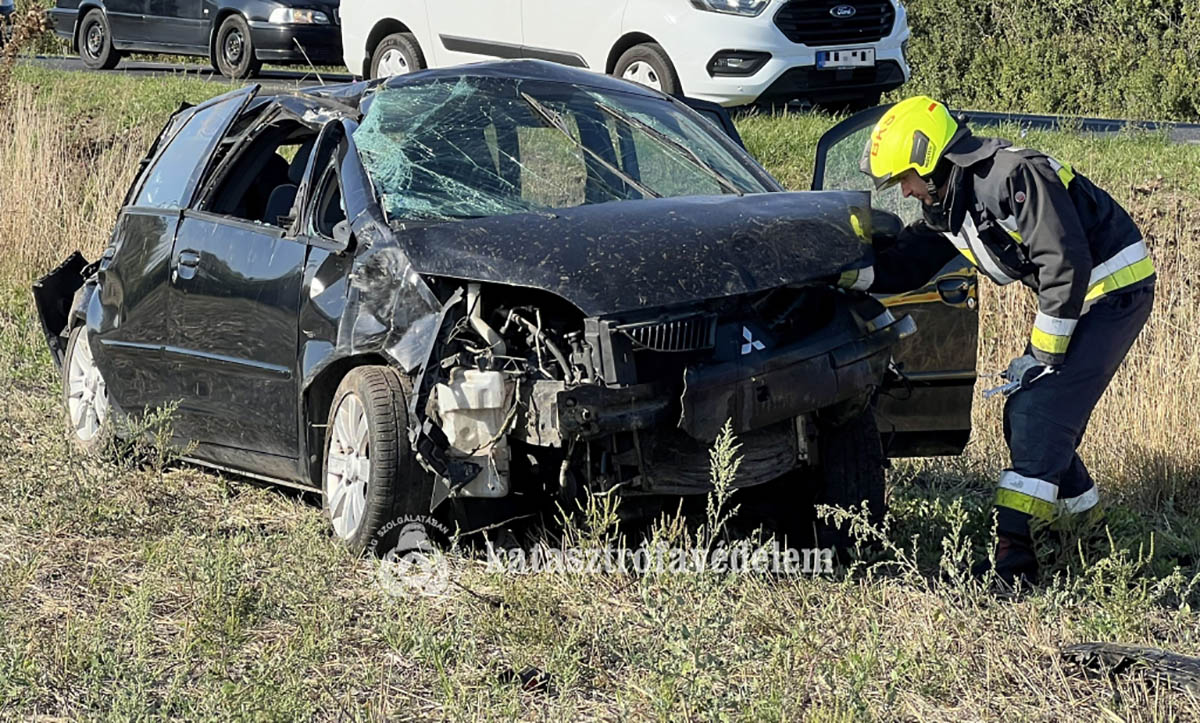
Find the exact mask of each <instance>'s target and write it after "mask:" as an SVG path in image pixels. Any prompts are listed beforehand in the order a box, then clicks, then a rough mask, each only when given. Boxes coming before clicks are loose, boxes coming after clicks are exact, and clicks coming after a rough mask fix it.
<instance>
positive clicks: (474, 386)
mask: <svg viewBox="0 0 1200 723" xmlns="http://www.w3.org/2000/svg"><path fill="white" fill-rule="evenodd" d="M511 387H512V382H510V381H508V379H507V378H506V377H505V375H504V374H503V373H501V372H482V371H479V370H477V369H465V368H462V367H458V368H456V369H452V370H451V371H450V379H449V380H448V381H447V383H445V384H439V385H437V407H438V414H439V416H441V418H442V431H444V432H445V433H446V438H447V439H448V440H449V441H450V446H451V447H453V448H454V449H455V450H457V451H458V452H460V453H461V455H462V456H464V457H466V456H470V459H471V461H472V462H475V463H476V464H478V465H480V466H481V467H482V468H483V471H481V472H480V473H479V475H478V476H477V477H476V478H475V479H473V480H471V481H470V482H468V483H467V484H466V485H465V486H464V487H463V488H462V489H461V490H459V492H458V494H459V495H462V496H464V497H503V496H504V495H507V494H508V460H509V450H508V440H507V439H506V437H505V436H503V435H500V434H499V432H500V430H501V428H502V427H503V426H504V418H505V417H506V416H507V415H508V408H509V406H510V405H511V404H512V402H513V400H512V395H511ZM497 436H499V439H497V440H496V441H494V442H493V441H492V439H493V438H494V437H497Z"/></svg>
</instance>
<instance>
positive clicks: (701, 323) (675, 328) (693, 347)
mask: <svg viewBox="0 0 1200 723" xmlns="http://www.w3.org/2000/svg"><path fill="white" fill-rule="evenodd" d="M617 331H620V332H621V333H622V334H625V335H626V336H628V337H629V338H630V339H632V340H633V342H634V344H637V346H639V347H640V348H642V349H649V350H651V351H697V350H699V349H711V348H712V347H713V345H714V344H715V343H716V331H717V317H716V316H715V315H712V314H702V315H696V316H688V317H684V318H682V319H672V320H669V321H655V322H643V323H639V324H626V325H625V326H619V327H617Z"/></svg>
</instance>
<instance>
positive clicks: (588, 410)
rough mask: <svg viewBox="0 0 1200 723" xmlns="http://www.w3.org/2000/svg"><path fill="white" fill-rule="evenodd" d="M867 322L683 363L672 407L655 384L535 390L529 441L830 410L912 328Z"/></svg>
mask: <svg viewBox="0 0 1200 723" xmlns="http://www.w3.org/2000/svg"><path fill="white" fill-rule="evenodd" d="M870 323H872V324H873V326H872V327H871V328H870V330H869V331H867V332H866V333H865V334H861V335H858V336H856V337H855V338H853V339H851V340H849V341H847V340H846V338H845V336H844V335H819V338H817V339H815V340H807V341H802V342H799V343H796V344H793V345H790V346H786V347H782V348H780V349H777V350H774V351H773V352H772V353H760V354H754V355H748V356H745V357H743V358H742V359H739V360H738V361H733V362H725V363H720V364H709V365H696V366H689V367H687V368H686V369H685V371H684V374H683V392H682V395H680V396H678V403H676V399H675V398H674V397H673V395H672V394H671V393H670V392H669V391H668V390H667V389H665V388H664V385H663V384H662V383H657V382H656V383H649V384H638V385H632V386H626V387H617V388H612V387H600V386H596V385H583V386H579V387H576V388H573V389H565V388H562V385H561V384H560V385H554V386H557V389H555V388H554V387H552V386H550V385H547V386H546V387H543V388H541V389H540V390H538V391H537V392H536V393H535V400H534V402H535V404H534V409H535V410H536V416H537V419H535V420H531V421H530V432H531V438H532V439H534V440H535V441H540V442H542V443H547V442H548V443H555V442H556V441H558V440H561V439H579V440H589V439H597V438H600V437H603V436H605V435H608V434H613V433H616V432H627V431H637V430H649V429H654V428H658V427H661V426H663V425H666V426H668V427H677V428H678V429H680V430H682V431H683V432H685V433H686V434H687V435H688V436H690V437H692V438H693V439H695V440H698V441H701V442H711V441H712V440H714V439H715V438H716V436H717V434H718V433H719V432H720V430H721V427H722V426H723V425H724V424H725V422H726V420H728V421H729V423H730V425H731V428H732V430H733V432H734V433H735V434H742V433H745V432H750V431H753V430H756V429H761V428H764V427H767V426H770V425H772V424H775V423H777V422H781V421H783V420H786V419H791V418H795V417H798V416H801V415H803V414H807V413H810V412H815V411H818V410H820V409H824V408H827V407H831V406H834V405H837V404H839V403H841V402H844V401H847V400H850V399H853V398H855V397H858V396H861V395H862V394H863V393H864V391H866V390H869V389H871V388H873V387H876V386H878V385H879V384H880V383H881V382H882V380H883V377H884V374H885V372H886V370H887V367H888V362H889V361H890V359H891V349H892V347H893V346H894V345H895V344H896V343H897V342H899V341H900V340H901V339H903V338H905V337H907V336H909V335H911V334H913V333H914V332H915V331H916V323H915V322H914V321H913V320H912V318H911V317H908V316H904V317H902V318H900V319H898V320H897V319H895V318H894V317H892V316H891V314H890V313H889V312H884V314H882V315H880V317H876V319H874V320H872V322H870ZM537 397H540V398H541V399H540V401H541V404H540V405H539V404H537V402H538V401H539V400H538V399H537Z"/></svg>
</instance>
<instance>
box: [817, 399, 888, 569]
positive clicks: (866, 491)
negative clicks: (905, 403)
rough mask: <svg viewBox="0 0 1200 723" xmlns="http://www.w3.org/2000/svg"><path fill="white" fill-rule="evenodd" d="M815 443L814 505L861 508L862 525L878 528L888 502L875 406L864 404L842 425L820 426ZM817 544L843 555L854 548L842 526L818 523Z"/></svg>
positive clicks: (851, 537)
mask: <svg viewBox="0 0 1200 723" xmlns="http://www.w3.org/2000/svg"><path fill="white" fill-rule="evenodd" d="M817 444H818V464H819V471H818V489H817V499H816V502H817V504H822V505H830V506H833V507H842V508H850V507H857V508H859V509H861V508H862V507H863V505H866V506H867V515H866V519H867V522H868V523H869V524H870V525H871V526H872V527H873V528H875V529H879V526H880V525H881V524H882V523H883V520H884V516H885V515H886V513H887V501H886V498H885V494H884V493H885V482H884V473H883V468H884V463H885V459H884V455H883V445H882V444H881V442H880V439H879V429H878V427H877V426H876V424H875V409H874V407H873V406H868V407H867V408H866V409H865V410H863V411H862V412H860V413H859V414H857V415H855V416H853V417H851V418H850V419H847V420H845V421H840V422H837V423H823V424H820V425H819V427H818V437H817ZM817 540H818V543H819V544H820V546H821V547H826V548H830V547H831V548H834V549H836V550H838V551H839V553H842V554H845V553H847V552H849V551H850V550H851V549H853V547H854V535H853V534H852V532H851V530H850V529H849V525H847V524H844V525H840V526H839V525H836V524H834V523H833V522H831V521H825V520H819V521H818V523H817ZM867 546H868V547H870V546H871V545H870V544H868V545H867Z"/></svg>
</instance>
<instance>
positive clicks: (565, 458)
mask: <svg viewBox="0 0 1200 723" xmlns="http://www.w3.org/2000/svg"><path fill="white" fill-rule="evenodd" d="M499 291H500V289H498V288H497V287H489V286H488V285H485V284H478V283H471V284H467V286H466V291H465V293H456V294H455V295H454V296H453V297H452V298H451V300H450V301H449V302H448V303H447V305H446V307H445V308H444V309H443V312H444V317H443V319H444V321H443V324H442V326H441V332H440V333H439V337H438V340H437V342H436V343H435V344H434V345H433V347H432V349H433V355H432V356H433V357H434V358H431V359H430V363H429V364H428V365H426V367H425V372H424V374H423V375H422V380H421V381H420V382H419V383H418V386H417V395H416V398H415V399H414V400H413V406H414V409H413V412H414V413H415V414H416V416H417V418H418V420H419V422H420V423H419V424H418V425H416V426H415V429H414V436H415V437H416V438H417V440H416V441H417V443H416V445H415V448H416V449H417V451H418V454H419V456H420V460H421V462H422V464H423V465H425V466H426V468H427V469H429V470H430V471H431V472H433V473H434V474H435V475H437V477H438V479H439V482H440V484H439V485H437V486H436V487H435V494H434V501H433V503H434V506H435V507H436V506H437V504H439V503H440V502H441V501H442V500H444V499H445V498H446V497H448V496H453V497H489V498H494V497H503V496H506V495H508V494H509V493H510V491H511V490H512V488H513V479H512V477H513V475H514V474H516V470H518V469H520V470H522V471H523V472H526V473H529V472H534V473H536V476H538V477H540V478H541V479H540V480H538V481H537V483H538V484H539V486H540V487H542V488H545V489H550V490H555V491H557V492H558V493H559V494H562V495H565V496H568V497H570V496H574V495H575V494H577V493H578V492H580V491H589V492H609V491H619V493H620V494H622V495H637V494H643V495H647V494H693V493H703V492H707V491H708V490H709V489H711V483H710V481H709V449H710V447H711V445H712V443H713V441H714V439H715V438H716V436H717V435H718V433H719V432H720V430H721V427H722V425H724V424H725V422H726V420H729V423H730V425H731V428H732V431H733V432H734V433H735V434H736V435H738V442H739V443H740V445H741V447H740V450H739V454H740V455H741V458H742V461H741V466H740V468H739V474H738V478H737V482H736V486H738V487H749V486H754V485H757V484H761V483H764V482H768V481H770V480H772V479H775V478H777V477H780V476H781V475H783V474H785V473H787V472H789V471H790V470H792V469H794V468H796V467H797V466H798V465H803V464H806V463H810V462H813V461H814V460H813V457H814V448H813V442H814V439H815V437H814V435H815V429H816V427H815V422H816V415H817V414H818V413H830V410H832V409H836V408H838V407H839V406H840V407H843V408H846V409H853V410H861V409H862V408H863V407H864V406H865V405H866V403H867V402H868V399H869V397H870V395H871V394H872V393H873V391H874V390H875V389H876V388H877V387H878V386H879V385H880V383H881V382H882V380H883V377H884V374H885V373H886V371H887V366H888V361H889V358H890V357H889V353H888V350H889V348H890V346H891V345H892V344H894V343H895V341H897V340H898V339H900V338H902V337H904V336H907V335H908V334H910V333H911V332H912V331H913V330H914V328H915V327H914V325H913V323H912V321H911V319H908V318H907V317H906V318H904V319H902V320H900V321H897V320H896V319H895V317H893V316H892V314H891V313H890V312H888V311H887V310H886V309H885V308H884V307H883V306H882V305H880V304H879V303H878V302H876V301H875V300H873V299H871V298H870V297H869V296H866V295H864V294H859V293H857V292H850V291H844V290H840V289H837V288H834V287H832V286H829V285H824V284H813V285H798V286H795V287H785V288H776V289H771V290H768V291H763V292H758V293H754V294H749V295H744V296H735V297H725V298H721V299H714V300H711V301H707V302H704V303H702V304H698V305H695V306H693V307H692V308H685V309H679V310H675V311H672V312H670V313H662V312H660V313H658V314H653V315H647V313H646V312H644V311H643V312H641V313H640V314H639V313H636V312H634V313H629V314H626V315H620V316H618V317H616V318H594V317H587V318H585V317H583V316H582V315H581V314H580V312H578V311H577V310H575V309H574V308H573V307H571V306H570V305H569V304H566V303H564V302H562V301H561V300H559V299H556V298H555V297H553V296H551V295H549V294H545V293H542V292H538V291H534V290H520V289H513V288H511V287H505V288H503V293H498V292H499ZM522 297H526V298H522ZM816 332H822V333H820V334H817V333H816ZM431 375H434V376H436V379H430V378H429V377H430V376H431Z"/></svg>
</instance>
